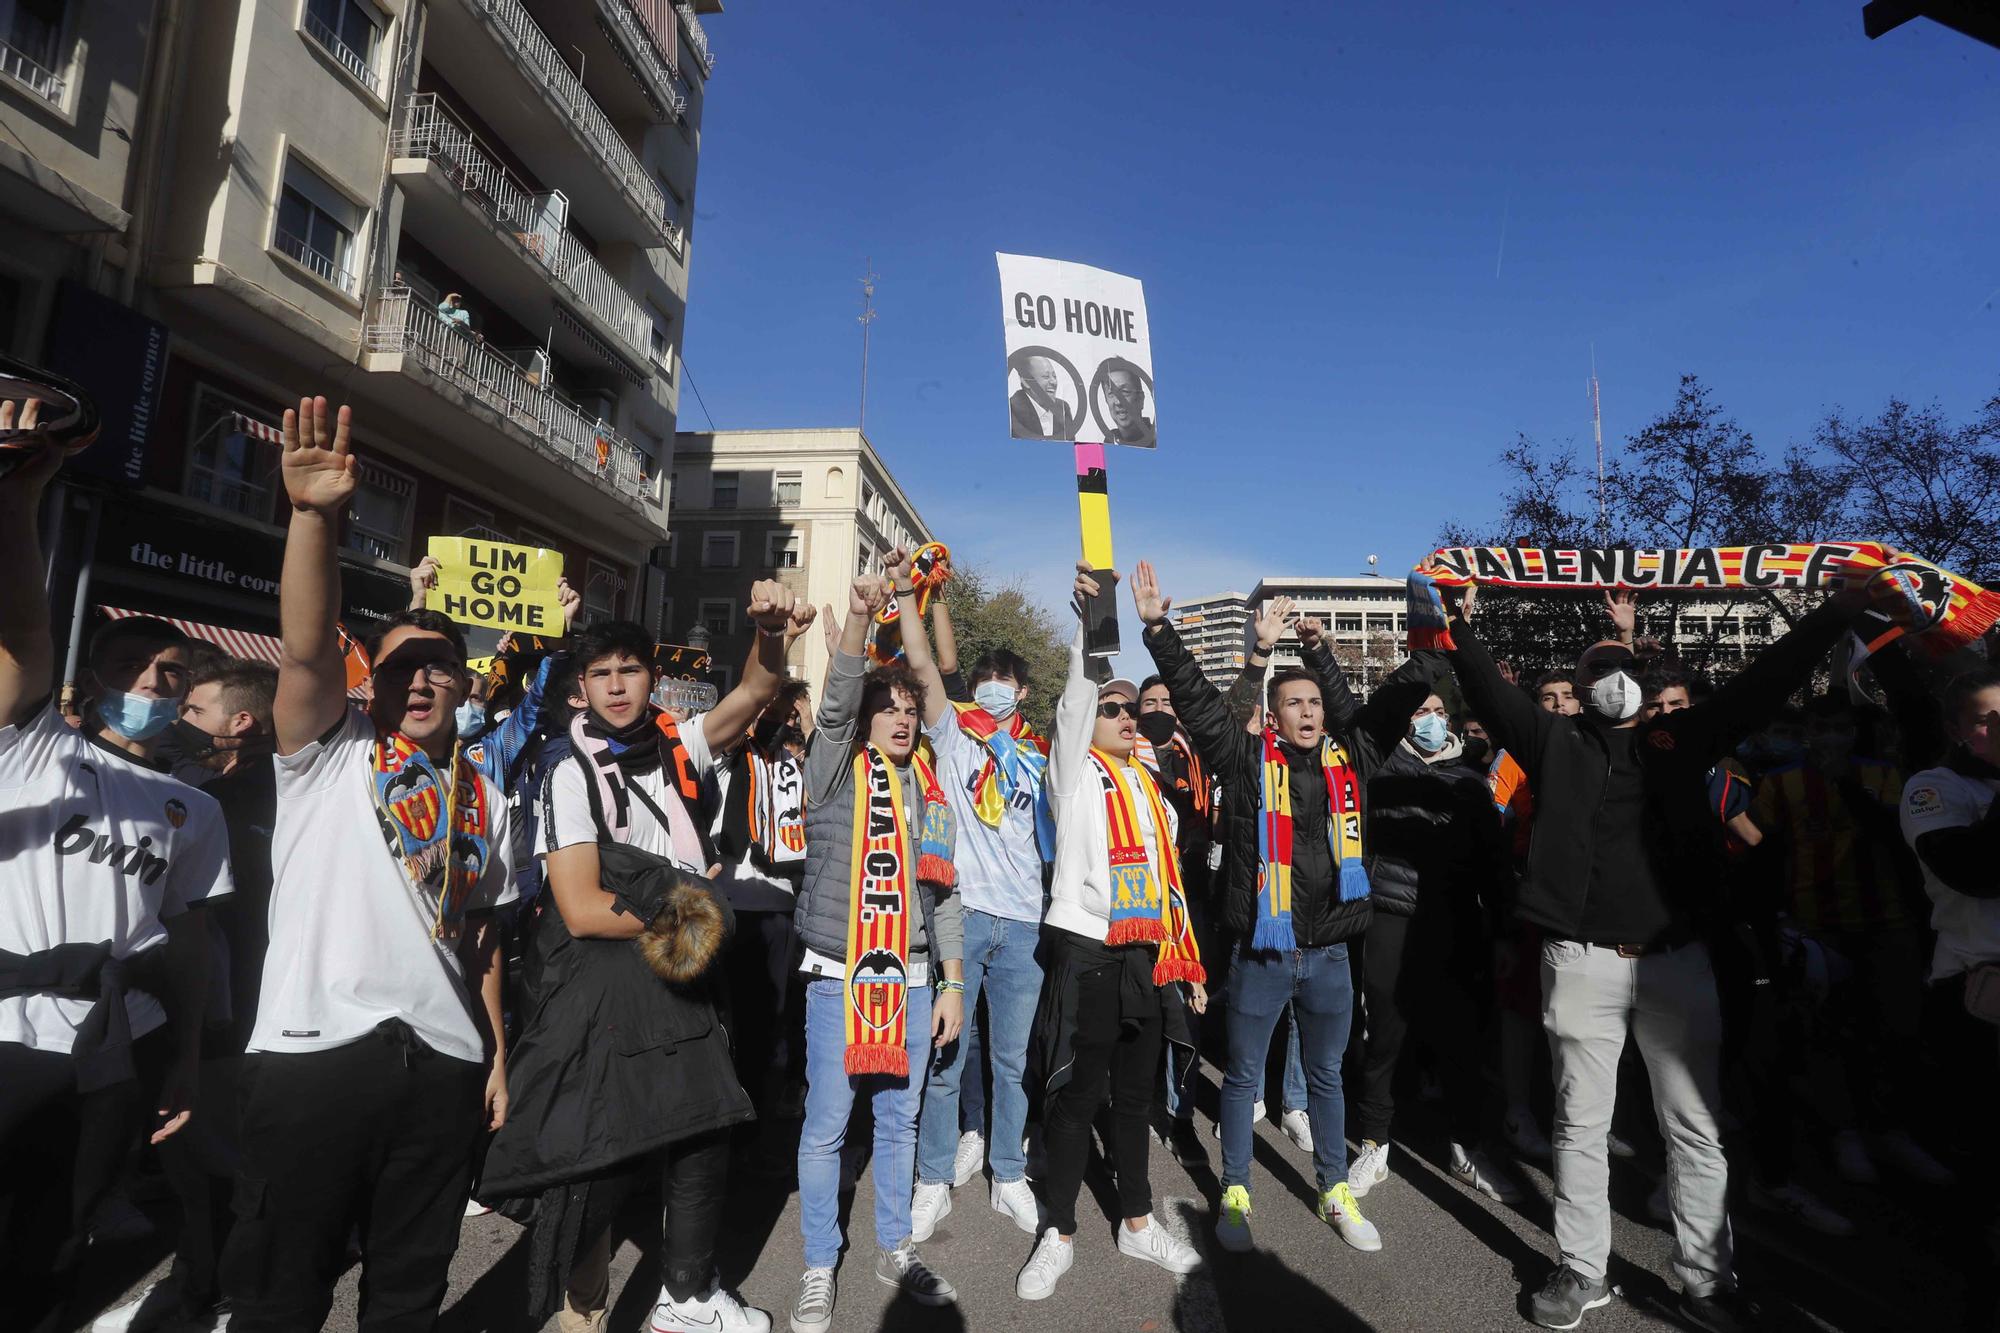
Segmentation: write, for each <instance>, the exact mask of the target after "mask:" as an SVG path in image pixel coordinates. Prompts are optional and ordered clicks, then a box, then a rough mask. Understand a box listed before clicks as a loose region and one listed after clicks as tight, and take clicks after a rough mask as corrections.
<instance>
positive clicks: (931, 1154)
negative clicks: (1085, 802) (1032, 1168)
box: [887, 549, 1048, 1241]
mask: <svg viewBox="0 0 2000 1333" xmlns="http://www.w3.org/2000/svg"><path fill="white" fill-rule="evenodd" d="M887 560H888V565H889V577H890V579H891V580H892V581H893V583H894V586H895V587H897V588H898V589H901V588H904V587H907V586H909V582H910V557H909V553H908V552H906V551H903V550H900V549H898V550H895V551H891V552H889V554H888V557H887ZM898 596H899V599H900V600H902V601H904V602H906V603H907V605H904V606H902V607H900V608H899V609H900V612H901V623H902V625H903V653H904V656H905V659H906V660H907V661H908V663H909V667H910V671H911V672H912V674H914V675H915V676H916V678H917V679H918V681H920V682H921V683H922V684H923V686H924V734H925V735H926V736H928V737H929V738H930V742H931V747H932V749H933V750H934V751H935V752H936V754H937V769H938V781H939V783H940V784H941V785H942V786H943V787H944V790H945V795H946V797H947V799H949V800H950V802H951V807H952V811H953V814H954V815H955V816H956V818H957V824H958V831H959V832H958V897H959V899H960V901H961V903H962V904H963V910H964V914H965V1012H966V1013H967V1014H971V1013H973V1012H974V1011H975V1010H976V1009H977V1008H978V1007H979V996H980V992H981V991H984V992H985V995H986V1019H987V1027H986V1051H987V1053H988V1054H989V1056H990V1058H991V1059H992V1061H993V1103H992V1107H993V1136H992V1138H991V1139H990V1140H989V1142H990V1144H991V1160H992V1165H993V1188H992V1192H991V1194H990V1196H989V1197H990V1202H991V1203H992V1206H993V1209H994V1211H995V1212H998V1213H1002V1214H1004V1215H1006V1216H1007V1217H1008V1218H1009V1219H1011V1220H1012V1221H1013V1223H1014V1225H1015V1226H1017V1227H1019V1228H1020V1229H1021V1230H1023V1231H1025V1232H1028V1233H1029V1234H1030V1235H1032V1234H1034V1231H1035V1223H1036V1220H1037V1214H1036V1207H1035V1193H1034V1190H1033V1188H1032V1187H1030V1186H1029V1184H1028V1170H1027V1161H1026V1155H1025V1154H1024V1153H1023V1152H1022V1150H1021V1141H1022V1140H1021V1136H1022V1133H1023V1131H1024V1129H1025V1128H1026V1125H1027V1119H1028V1093H1027V1087H1026V1084H1025V1082H1024V1079H1025V1077H1026V1071H1027V1059H1028V1042H1029V1040H1030V1038H1031V1037H1032V1036H1033V1032H1034V1025H1035V1005H1036V1002H1037V1000H1038V999H1039V998H1040V996H1041V993H1042V967H1041V964H1040V963H1038V962H1036V961H1035V952H1036V949H1037V947H1038V944H1039V941H1040V938H1041V921H1042V856H1041V852H1040V850H1039V848H1038V845H1037V843H1036V840H1035V804H1036V802H1037V801H1038V800H1039V799H1040V797H1041V792H1042V782H1043V778H1044V777H1045V775H1046V773H1047V770H1048V742H1047V741H1045V740H1043V739H1042V738H1041V737H1040V736H1037V735H1036V734H1035V732H1034V729H1033V728H1031V727H1030V726H1028V723H1027V719H1026V718H1024V717H1022V716H1021V706H1022V704H1023V703H1025V702H1026V700H1027V697H1028V681H1027V665H1026V664H1025V663H1024V662H1022V661H1021V659H1020V658H1018V657H1016V656H1015V655H1014V654H1012V653H1005V654H993V653H989V654H986V655H983V656H982V657H981V658H980V659H979V661H978V662H977V663H975V664H974V665H973V668H972V693H973V699H974V703H973V706H972V707H970V708H968V709H965V710H963V711H961V710H959V709H958V708H955V707H954V706H953V705H952V702H951V700H950V699H949V698H947V697H946V694H945V681H944V676H943V675H942V673H941V672H940V671H939V670H938V665H937V661H936V659H935V658H934V657H933V656H932V654H931V650H930V645H929V643H928V642H927V641H926V636H925V634H924V631H923V620H922V618H921V617H920V616H918V615H917V614H916V597H915V594H914V593H912V594H909V595H908V596H903V595H902V594H900V593H899V594H898ZM970 1045H971V1043H970V1042H969V1041H967V1040H965V1039H963V1038H961V1039H960V1040H959V1041H956V1042H954V1043H952V1044H951V1045H950V1046H948V1047H946V1048H945V1051H944V1052H943V1054H942V1055H940V1056H939V1058H938V1059H937V1061H936V1062H935V1063H934V1064H933V1065H932V1067H931V1072H930V1080H929V1083H928V1085H927V1086H926V1088H925V1091H924V1105H923V1115H922V1119H921V1121H920V1124H919V1130H918V1135H917V1187H916V1193H915V1196H914V1201H913V1202H912V1204H911V1207H910V1224H911V1235H912V1237H914V1238H915V1239H916V1240H919V1241H924V1240H929V1239H930V1237H931V1233H932V1231H933V1230H935V1229H936V1227H937V1224H938V1221H939V1219H941V1218H943V1217H944V1216H945V1214H947V1213H949V1212H950V1211H951V1188H952V1186H953V1185H955V1184H964V1183H966V1182H967V1181H969V1180H971V1179H972V1178H973V1177H975V1176H977V1175H978V1174H979V1167H980V1163H979V1162H978V1161H977V1160H976V1159H975V1160H973V1161H971V1162H970V1163H966V1164H961V1163H959V1162H958V1161H957V1160H956V1159H957V1156H958V1147H959V1142H960V1133H959V1115H958V1090H959V1083H960V1080H961V1079H962V1078H963V1077H964V1074H965V1071H966V1051H967V1049H968V1048H969V1047H970ZM975 1077H976V1075H975ZM961 1165H966V1166H969V1167H970V1170H969V1171H968V1172H965V1173H963V1174H961Z"/></svg>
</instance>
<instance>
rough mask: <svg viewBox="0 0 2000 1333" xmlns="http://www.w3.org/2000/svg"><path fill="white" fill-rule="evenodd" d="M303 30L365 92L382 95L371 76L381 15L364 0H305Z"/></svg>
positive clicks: (374, 78)
mask: <svg viewBox="0 0 2000 1333" xmlns="http://www.w3.org/2000/svg"><path fill="white" fill-rule="evenodd" d="M305 30H306V33H307V35H309V36H310V37H311V38H312V39H313V40H314V41H315V42H318V43H319V44H320V46H321V47H322V48H324V49H325V51H326V53H327V54H328V55H330V56H332V57H333V58H334V59H335V60H337V61H339V62H340V67H341V68H342V69H344V70H346V71H347V72H348V73H349V74H352V75H353V76H354V77H355V78H357V79H359V80H361V82H362V84H363V86H365V87H366V88H367V89H368V91H369V92H372V93H375V94H377V95H378V96H379V95H380V94H381V92H382V82H381V79H380V78H379V77H378V76H377V75H376V73H375V48H376V47H377V46H378V45H379V44H380V43H381V40H382V13H381V11H380V10H378V9H376V8H375V7H374V6H373V5H371V4H367V3H365V2H364V0H306V18H305Z"/></svg>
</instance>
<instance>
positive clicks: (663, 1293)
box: [653, 1282, 771, 1333]
mask: <svg viewBox="0 0 2000 1333" xmlns="http://www.w3.org/2000/svg"><path fill="white" fill-rule="evenodd" d="M653 1333H771V1316H769V1315H767V1314H765V1313H764V1312H763V1311H762V1310H754V1309H751V1308H750V1307H748V1306H746V1305H744V1304H743V1302H741V1301H739V1300H737V1299H736V1297H735V1295H734V1293H732V1292H730V1291H728V1290H726V1289H725V1288H724V1287H723V1286H722V1284H721V1283H720V1282H718V1283H716V1284H715V1285H713V1286H711V1287H710V1288H709V1289H708V1290H707V1291H706V1292H705V1293H703V1294H702V1295H700V1296H698V1297H696V1298H695V1299H694V1300H691V1301H677V1300H675V1299H674V1298H673V1297H672V1296H669V1295H668V1294H667V1289H666V1288H665V1287H662V1288H660V1299H659V1301H658V1302H657V1303H655V1304H654V1306H653Z"/></svg>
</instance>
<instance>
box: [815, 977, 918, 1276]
mask: <svg viewBox="0 0 2000 1333" xmlns="http://www.w3.org/2000/svg"><path fill="white" fill-rule="evenodd" d="M908 1008H909V1012H908V1013H907V1014H906V1015H905V1019H904V1022H905V1028H906V1033H905V1041H906V1044H907V1045H908V1047H909V1052H910V1068H911V1069H912V1070H913V1071H914V1070H921V1069H923V1068H924V1066H925V1065H926V1064H927V1063H928V1062H929V1060H930V1051H931V988H930V987H929V986H912V987H910V992H909V1004H908ZM860 1092H865V1093H866V1094H867V1095H868V1097H869V1100H870V1102H871V1103H872V1105H873V1107H874V1111H875V1157H874V1164H875V1166H874V1169H875V1243H876V1244H877V1245H878V1246H880V1247H881V1248H883V1249H894V1248H895V1247H896V1246H898V1245H901V1244H902V1243H903V1242H904V1241H906V1240H908V1239H909V1238H910V1188H911V1182H912V1176H913V1175H914V1173H915V1169H916V1149H917V1103H918V1101H919V1100H920V1099H921V1097H922V1093H923V1084H921V1083H920V1082H918V1081H917V1080H916V1079H914V1078H890V1077H889V1076H887V1075H886V1074H867V1075H862V1076H858V1077H857V1076H850V1075H849V1074H848V1072H847V983H846V982H844V981H842V980H841V979H839V978H838V977H814V978H813V979H812V980H811V981H809V982H807V983H806V1118H805V1124H804V1125H803V1126H802V1127H801V1128H800V1130H799V1232H800V1234H801V1235H803V1236H804V1237H805V1243H806V1244H805V1249H806V1267H807V1268H832V1267H833V1266H834V1265H835V1264H836V1263H837V1262H839V1259H840V1241H841V1235H840V1150H841V1147H842V1145H844V1144H845V1143H846V1142H847V1123H848V1120H849V1119H850V1118H851V1116H852V1114H853V1111H854V1098H855V1095H856V1093H860Z"/></svg>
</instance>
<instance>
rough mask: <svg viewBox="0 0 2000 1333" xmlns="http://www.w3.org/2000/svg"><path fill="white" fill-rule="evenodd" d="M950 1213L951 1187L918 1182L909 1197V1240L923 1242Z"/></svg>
mask: <svg viewBox="0 0 2000 1333" xmlns="http://www.w3.org/2000/svg"><path fill="white" fill-rule="evenodd" d="M950 1211H951V1186H949V1185H939V1184H934V1183H932V1182H929V1181H918V1182H917V1189H916V1192H915V1193H914V1194H912V1195H911V1196H910V1239H911V1240H915V1241H925V1240H929V1239H930V1238H931V1233H932V1232H934V1231H936V1230H937V1224H938V1223H939V1222H941V1221H943V1220H944V1217H945V1214H947V1213H949V1212H950Z"/></svg>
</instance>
